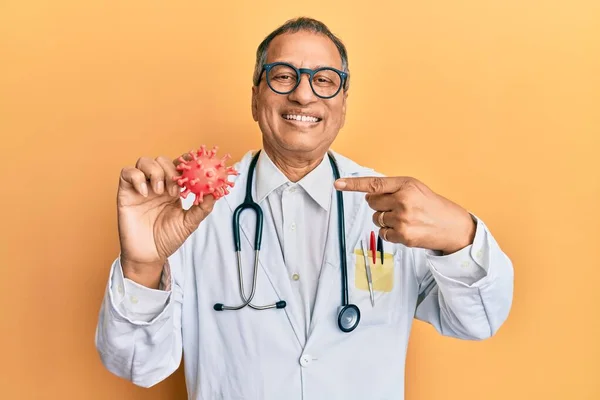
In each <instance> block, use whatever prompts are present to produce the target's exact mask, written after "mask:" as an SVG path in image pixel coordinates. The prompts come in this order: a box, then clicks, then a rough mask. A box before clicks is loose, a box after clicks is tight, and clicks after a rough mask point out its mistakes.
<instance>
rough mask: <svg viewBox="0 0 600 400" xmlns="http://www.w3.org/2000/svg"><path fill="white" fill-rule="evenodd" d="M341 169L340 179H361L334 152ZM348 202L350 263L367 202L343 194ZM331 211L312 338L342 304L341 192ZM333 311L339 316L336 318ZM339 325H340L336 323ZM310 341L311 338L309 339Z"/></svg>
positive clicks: (354, 167)
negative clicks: (322, 323) (360, 211)
mask: <svg viewBox="0 0 600 400" xmlns="http://www.w3.org/2000/svg"><path fill="white" fill-rule="evenodd" d="M333 154H334V156H335V158H336V160H337V163H338V167H339V169H340V176H341V177H342V178H344V177H353V176H358V175H359V172H360V169H359V168H357V165H356V164H354V163H352V162H350V161H349V160H347V159H346V158H344V157H341V156H340V155H338V154H336V153H333ZM342 196H343V202H344V216H343V217H344V225H345V239H346V258H347V259H346V263H348V262H349V259H350V256H349V254H350V253H351V252H352V251H353V250H354V245H355V241H356V240H355V238H356V237H357V235H358V233H357V230H359V229H360V227H361V225H362V224H360V223H357V221H358V219H359V218H357V215H358V212H359V210H360V208H361V205H363V203H364V195H362V194H360V193H354V192H342ZM331 204H332V207H331V212H330V214H329V225H328V226H329V228H328V232H327V242H326V246H325V257H324V260H323V265H322V266H321V276H320V277H319V286H318V289H317V298H316V300H315V308H314V311H313V316H312V320H311V324H310V329H309V335H312V334H313V333H314V331H315V328H316V327H317V326H318V325H319V323H321V322H323V319H324V318H337V309H338V307H339V306H341V304H342V279H341V276H342V275H341V274H342V271H341V269H340V268H341V258H340V237H339V227H338V224H339V219H338V203H337V191H335V190H334V191H333V192H332V199H331ZM347 269H348V275H349V274H350V273H349V271H350V265H347ZM348 285H350V282H349V283H348ZM332 311H335V315H334V316H333V317H332ZM336 324H337V322H336ZM309 340H310V337H309Z"/></svg>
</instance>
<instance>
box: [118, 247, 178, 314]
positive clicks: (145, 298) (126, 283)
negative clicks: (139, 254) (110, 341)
mask: <svg viewBox="0 0 600 400" xmlns="http://www.w3.org/2000/svg"><path fill="white" fill-rule="evenodd" d="M111 274H112V276H111V288H110V290H111V293H112V298H113V305H114V307H115V309H116V310H117V312H118V313H119V314H121V316H122V317H123V318H125V319H127V320H129V321H131V322H134V323H135V322H145V323H149V322H151V321H152V320H154V319H155V318H156V317H158V316H159V315H160V314H161V313H162V312H163V311H164V310H165V308H166V307H167V305H168V302H169V299H170V296H171V291H170V290H156V289H150V288H147V287H145V286H142V285H140V284H138V283H136V282H134V281H132V280H131V279H127V278H125V277H124V276H123V268H122V267H121V260H120V259H117V260H116V261H115V265H114V266H113V270H112V272H111ZM169 278H170V273H169ZM169 287H170V283H169Z"/></svg>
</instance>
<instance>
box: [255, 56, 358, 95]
mask: <svg viewBox="0 0 600 400" xmlns="http://www.w3.org/2000/svg"><path fill="white" fill-rule="evenodd" d="M278 65H284V66H286V67H290V68H292V69H293V70H294V71H296V77H297V78H296V84H295V85H294V86H293V87H292V88H291V89H290V90H288V91H286V92H280V91H278V90H275V89H274V88H273V86H272V85H271V79H270V78H269V72H270V71H271V69H273V67H276V66H278ZM265 71H266V76H267V85H268V86H269V88H270V89H271V90H272V91H274V92H275V93H277V94H290V93H292V92H293V91H294V90H296V88H297V87H298V85H300V80H301V79H302V74H307V75H308V82H309V83H310V88H311V89H312V91H313V93H314V94H315V96H317V97H319V98H321V99H331V98H334V97H335V96H337V94H338V93H339V92H340V90H342V88H343V87H345V86H346V81H347V79H348V73H347V72H344V71H340V70H339V69H336V68H333V67H321V68H317V69H310V68H296V67H295V66H293V65H292V64H289V63H286V62H281V61H278V62H274V63H270V64H265V65H264V66H263V68H262V71H261V72H260V76H259V82H260V79H261V77H262V74H263V72H265ZM321 71H333V72H335V73H336V74H338V75H339V76H340V86H339V87H338V89H337V90H336V91H335V93H334V94H332V95H331V96H321V95H320V94H318V93H317V92H316V91H315V88H314V87H313V84H312V81H313V77H314V76H315V74H317V73H318V72H321Z"/></svg>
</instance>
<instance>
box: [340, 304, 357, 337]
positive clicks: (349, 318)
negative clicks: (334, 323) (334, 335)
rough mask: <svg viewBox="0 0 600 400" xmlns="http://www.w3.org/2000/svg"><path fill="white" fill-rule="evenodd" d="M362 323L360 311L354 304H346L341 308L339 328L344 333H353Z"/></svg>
mask: <svg viewBox="0 0 600 400" xmlns="http://www.w3.org/2000/svg"><path fill="white" fill-rule="evenodd" d="M359 322H360V310H359V309H358V307H357V306H355V305H354V304H346V305H345V306H342V307H340V308H339V311H338V326H339V327H340V329H341V330H342V332H352V331H353V330H354V329H355V328H356V327H357V326H358V323H359Z"/></svg>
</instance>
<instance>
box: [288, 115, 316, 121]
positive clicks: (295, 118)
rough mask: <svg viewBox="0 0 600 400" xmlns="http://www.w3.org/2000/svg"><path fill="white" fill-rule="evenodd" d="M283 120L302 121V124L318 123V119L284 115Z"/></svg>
mask: <svg viewBox="0 0 600 400" xmlns="http://www.w3.org/2000/svg"><path fill="white" fill-rule="evenodd" d="M283 118H285V119H291V120H296V121H302V122H318V121H319V118H316V117H309V116H307V115H294V114H286V115H284V116H283Z"/></svg>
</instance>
